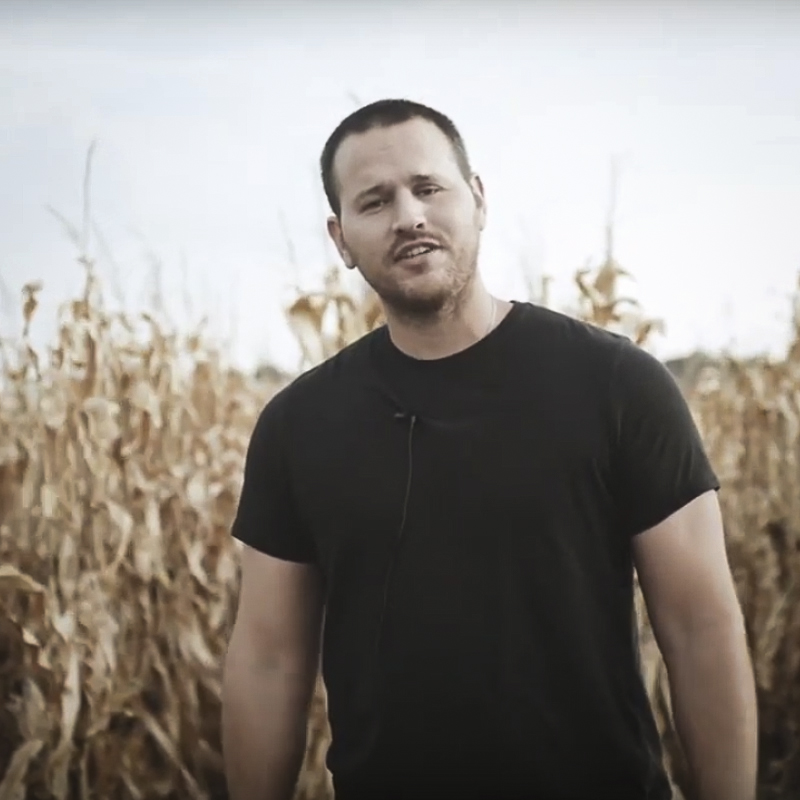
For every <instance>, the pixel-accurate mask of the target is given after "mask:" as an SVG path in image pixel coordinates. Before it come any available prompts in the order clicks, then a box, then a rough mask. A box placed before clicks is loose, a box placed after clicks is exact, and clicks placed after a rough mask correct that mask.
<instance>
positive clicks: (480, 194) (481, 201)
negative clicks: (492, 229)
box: [470, 175, 486, 230]
mask: <svg viewBox="0 0 800 800" xmlns="http://www.w3.org/2000/svg"><path fill="white" fill-rule="evenodd" d="M470 188H471V189H472V194H473V196H474V197H475V207H476V209H477V213H478V226H479V227H480V229H481V230H483V229H484V228H485V227H486V195H485V194H484V191H483V181H482V180H481V179H480V176H479V175H473V176H472V180H471V181H470Z"/></svg>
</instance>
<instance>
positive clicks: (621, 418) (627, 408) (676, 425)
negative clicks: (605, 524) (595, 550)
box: [611, 339, 719, 536]
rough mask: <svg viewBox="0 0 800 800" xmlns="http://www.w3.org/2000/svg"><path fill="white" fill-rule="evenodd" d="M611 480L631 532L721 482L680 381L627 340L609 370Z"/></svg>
mask: <svg viewBox="0 0 800 800" xmlns="http://www.w3.org/2000/svg"><path fill="white" fill-rule="evenodd" d="M611 397H612V411H613V415H614V420H615V429H616V430H615V442H614V448H613V457H612V470H613V477H612V482H613V486H614V492H615V499H616V502H617V508H618V512H619V515H620V518H621V519H622V520H623V526H624V529H625V531H626V533H627V534H628V535H629V536H635V535H636V534H638V533H642V532H643V531H645V530H648V529H650V528H652V527H653V526H655V525H657V524H659V523H660V522H663V521H664V520H665V519H666V518H667V517H669V516H671V515H672V514H673V513H674V512H676V511H678V510H679V509H680V508H682V507H683V506H684V505H686V504H687V503H689V502H691V501H692V500H694V499H695V498H696V497H699V496H700V495H701V494H704V493H705V492H707V491H710V490H714V491H716V490H718V489H719V481H718V479H717V476H716V474H715V472H714V470H713V468H712V465H711V463H710V460H709V458H708V455H707V453H706V450H705V446H704V444H703V441H702V438H701V436H700V432H699V430H698V428H697V425H696V424H695V421H694V419H693V417H692V414H691V411H690V409H689V405H688V403H687V401H686V399H685V397H684V396H683V393H682V392H681V390H680V388H679V387H678V383H677V381H676V380H675V378H674V377H673V375H672V373H671V372H670V371H669V370H668V369H667V367H666V366H665V365H664V364H662V363H661V362H660V361H658V360H657V359H656V358H655V357H654V356H652V355H650V354H649V353H647V352H646V351H645V350H643V349H642V348H641V347H639V346H637V345H636V344H634V343H633V342H631V341H630V340H627V339H626V340H622V341H621V342H620V351H619V352H618V354H617V360H616V362H615V366H614V369H613V373H612V383H611Z"/></svg>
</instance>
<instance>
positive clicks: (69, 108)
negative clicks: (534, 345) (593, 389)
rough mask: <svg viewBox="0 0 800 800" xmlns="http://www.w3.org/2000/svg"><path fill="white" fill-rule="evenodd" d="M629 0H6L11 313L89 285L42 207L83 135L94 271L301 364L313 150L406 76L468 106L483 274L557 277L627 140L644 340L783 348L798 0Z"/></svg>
mask: <svg viewBox="0 0 800 800" xmlns="http://www.w3.org/2000/svg"><path fill="white" fill-rule="evenodd" d="M639 5H640V6H642V5H643V6H646V10H642V9H641V8H637V5H635V4H633V3H610V2H603V1H602V0H593V1H590V0H585V2H568V1H567V0H562V2H560V3H558V4H546V3H541V2H539V3H537V2H535V1H534V2H518V3H510V2H502V1H500V2H498V0H495V1H494V2H492V1H491V0H485V2H477V1H476V0H474V1H473V2H442V1H441V0H440V1H439V2H437V1H436V0H429V2H427V3H424V4H415V3H413V2H389V3H386V4H385V5H384V6H382V7H380V4H379V3H366V2H365V3H353V2H351V3H347V4H345V3H341V2H337V0H331V1H330V2H317V3H310V2H303V1H302V0H297V1H296V2H295V3H293V4H291V5H289V4H282V3H278V2H262V3H256V2H249V3H245V2H241V3H233V2H228V3H226V4H224V5H223V4H222V3H211V2H205V3H203V2H199V3H190V2H183V3H178V2H168V1H165V2H162V3H160V4H156V3H145V2H137V3H131V4H126V3H125V2H122V0H118V1H117V2H108V3H99V2H96V3H93V4H92V3H88V4H84V5H81V3H79V2H62V3H59V4H57V5H54V4H52V3H45V2H36V0H31V1H30V2H26V3H21V2H17V0H3V2H2V4H0V277H1V278H2V281H0V287H5V288H4V290H3V296H2V297H0V300H2V301H4V305H3V311H4V313H3V314H2V319H0V331H2V332H4V333H9V332H13V331H15V330H17V329H18V325H19V317H18V313H17V311H16V306H17V305H18V302H17V298H18V297H19V293H20V290H21V287H22V286H23V285H24V283H26V282H28V281H32V280H42V281H43V282H44V285H45V290H44V293H43V295H42V301H43V303H42V308H41V316H40V318H39V320H38V324H37V327H36V336H37V340H38V341H42V342H43V341H47V340H48V339H49V338H50V337H51V336H52V331H53V320H54V319H55V308H56V306H57V304H58V303H61V302H63V301H64V300H66V299H68V298H69V297H70V296H71V294H72V293H74V292H75V291H77V290H78V289H79V288H80V286H81V280H82V276H81V272H80V268H79V267H78V265H77V264H76V263H75V261H74V248H73V247H72V246H71V244H70V243H69V241H68V239H67V238H66V236H65V235H64V233H63V231H62V229H61V228H60V226H59V224H58V223H57V222H56V220H55V219H54V218H53V217H52V216H51V215H50V214H49V213H48V211H47V210H46V207H47V206H53V207H54V208H56V209H57V210H58V211H59V212H60V213H63V214H64V215H65V216H66V217H68V218H69V219H70V220H73V221H75V222H79V221H80V216H81V190H82V180H83V169H84V162H85V158H86V152H87V149H88V147H89V145H90V143H91V142H92V141H93V140H96V141H97V145H96V151H95V157H94V166H93V179H92V207H93V215H94V219H95V222H96V223H97V225H98V226H99V229H100V231H101V232H102V234H103V236H104V238H105V240H106V241H107V243H108V246H109V248H110V250H111V251H112V254H113V256H114V260H115V262H116V264H117V267H116V270H112V269H111V268H110V264H109V259H108V257H107V254H105V253H104V252H103V251H102V250H97V249H95V251H94V252H95V253H96V254H97V255H98V257H99V259H100V261H99V268H100V271H101V274H102V275H103V276H104V277H105V278H106V285H107V291H108V292H109V293H112V292H113V291H114V290H115V289H119V290H120V291H121V293H122V294H123V295H124V297H125V299H126V301H127V303H128V306H129V308H131V310H137V309H140V308H144V307H146V306H148V305H149V299H148V291H149V289H148V285H149V276H150V275H151V274H152V271H151V267H150V261H149V255H148V254H149V253H152V254H153V255H155V256H157V257H158V258H159V259H160V260H161V262H162V264H163V275H162V280H163V290H164V294H165V296H166V298H167V301H168V303H169V310H170V311H171V313H172V314H173V316H174V317H175V318H176V319H177V320H178V322H179V324H184V321H185V319H186V313H185V312H184V307H185V303H184V294H185V292H184V289H188V293H189V295H190V299H191V302H192V313H193V314H194V316H195V317H199V316H200V315H203V314H208V315H209V316H210V317H211V318H212V321H213V322H214V324H215V330H216V331H217V333H218V335H220V336H235V339H234V341H233V343H232V355H233V357H235V358H236V359H237V361H238V362H239V363H241V364H242V365H244V366H247V367H249V366H252V365H253V364H254V363H255V362H256V361H258V360H260V359H264V358H268V359H270V360H273V361H276V362H277V363H279V364H280V365H281V366H284V367H286V368H290V369H291V368H292V367H293V366H294V365H295V363H296V358H297V355H298V351H297V348H296V346H295V345H294V342H293V340H292V338H291V336H290V334H289V333H288V332H287V331H286V328H285V323H284V321H283V318H282V314H281V305H282V304H283V303H285V302H286V301H287V300H288V299H290V298H291V293H290V289H291V287H292V285H293V284H294V283H295V282H296V281H300V282H301V285H302V286H304V287H306V288H314V286H315V285H317V284H318V282H319V279H320V276H321V273H322V270H323V268H324V267H325V266H326V265H328V264H330V263H333V262H334V261H335V260H336V259H335V253H334V251H333V249H332V247H331V246H330V245H329V244H328V243H326V239H325V236H326V235H325V232H324V220H325V215H326V213H327V208H326V206H325V203H324V200H323V195H322V190H321V185H320V181H319V177H318V174H317V161H318V157H319V152H320V150H321V148H322V146H323V144H324V141H325V138H326V137H327V135H328V134H329V133H330V131H331V130H332V129H333V127H334V126H335V125H336V124H337V123H338V122H339V121H340V119H341V118H342V117H344V116H345V115H346V114H348V113H349V112H350V111H352V110H353V109H354V108H355V107H356V104H357V103H366V102H369V101H372V100H375V99H378V98H380V97H386V96H404V97H409V98H412V99H416V100H420V101H422V102H425V103H429V104H431V105H433V106H435V107H437V108H439V109H440V110H441V111H443V112H445V113H446V114H448V115H449V116H451V117H452V119H453V120H454V121H455V122H456V124H457V125H458V126H459V127H460V128H461V130H462V133H463V135H464V137H465V139H466V142H467V146H468V149H469V150H470V153H471V156H472V159H473V161H474V165H475V167H476V169H477V170H478V172H479V173H480V174H481V176H482V178H483V180H484V185H485V187H486V191H487V197H488V202H489V225H488V228H487V231H486V234H485V237H484V248H483V256H482V265H481V266H482V270H483V272H484V275H485V277H486V280H487V283H488V284H489V287H490V288H491V289H492V290H494V291H495V292H496V293H498V294H499V295H501V296H504V297H508V298H513V297H521V296H522V295H523V293H524V287H523V284H522V281H521V263H522V261H523V259H524V260H526V261H527V263H528V264H529V266H530V268H531V269H533V270H534V271H535V272H536V273H539V274H541V273H546V274H549V275H552V276H554V277H555V280H556V283H555V287H554V288H555V291H556V298H557V299H558V300H559V301H561V300H562V299H563V301H566V300H569V299H571V298H573V297H574V292H573V290H572V284H571V279H572V275H573V273H574V271H575V269H577V268H579V267H581V266H583V265H584V264H585V263H586V262H587V260H590V259H592V260H594V261H597V260H598V259H599V258H600V257H601V256H602V253H603V241H604V240H603V237H604V224H605V218H606V211H607V202H608V193H609V175H610V165H611V160H612V158H617V159H618V161H619V164H620V178H619V196H618V202H617V214H616V245H617V247H616V254H617V257H618V258H619V260H620V261H621V262H622V264H623V266H625V267H626V268H627V269H629V270H630V271H631V272H632V273H633V274H634V275H635V277H636V284H635V285H633V286H632V287H631V288H630V291H631V292H632V293H633V294H635V296H637V297H638V298H639V299H640V300H641V301H642V303H643V305H644V306H645V308H646V310H647V311H648V312H649V313H650V314H652V315H654V316H659V317H663V318H664V319H665V321H666V323H667V334H666V336H665V337H663V338H662V339H660V340H659V341H658V342H657V343H656V351H657V353H658V354H660V355H662V356H664V357H667V356H671V355H677V354H682V353H686V352H688V351H691V350H693V349H695V348H701V347H706V348H712V349H717V348H723V347H731V348H733V349H734V350H736V351H738V352H753V351H759V350H770V351H772V352H780V351H781V350H782V348H783V347H784V345H785V343H786V335H787V330H788V326H789V314H790V300H789V298H790V294H791V292H792V291H793V289H794V287H795V285H796V283H797V274H798V272H799V271H800V3H796V2H791V0H786V2H768V0H760V2H758V3H754V2H753V3H749V4H748V3H742V2H739V3H731V2H729V3H726V2H722V0H717V1H716V2H713V1H712V0H708V2H706V3H703V2H694V3H691V4H690V3H685V4H681V3H676V2H672V3H669V4H666V5H659V4H657V3H652V2H648V3H643V4H639ZM378 7H380V10H376V9H377V8H378ZM100 9H102V13H100ZM290 9H291V10H290ZM287 239H288V240H290V241H291V243H292V248H293V249H292V248H290V247H289V246H288V244H287ZM293 259H294V260H296V261H297V262H298V264H299V271H298V270H295V268H294V267H292V260H293ZM8 295H10V298H9V297H8ZM10 303H13V305H14V307H13V308H9V305H10ZM234 319H235V327H232V322H231V321H232V320H234Z"/></svg>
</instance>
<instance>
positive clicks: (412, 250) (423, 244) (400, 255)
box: [394, 239, 440, 261]
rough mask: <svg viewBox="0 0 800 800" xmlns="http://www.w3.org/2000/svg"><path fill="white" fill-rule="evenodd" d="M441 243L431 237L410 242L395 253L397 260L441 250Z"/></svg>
mask: <svg viewBox="0 0 800 800" xmlns="http://www.w3.org/2000/svg"><path fill="white" fill-rule="evenodd" d="M439 249H440V248H439V245H438V244H437V243H436V242H432V241H430V240H429V239H427V240H420V241H417V242H409V243H408V244H404V245H403V246H402V247H401V248H399V249H398V250H397V251H396V252H395V255H394V259H395V261H401V260H402V259H404V258H408V257H409V256H411V257H416V256H417V255H425V254H427V253H429V252H431V251H433V250H439Z"/></svg>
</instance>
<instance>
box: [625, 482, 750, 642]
mask: <svg viewBox="0 0 800 800" xmlns="http://www.w3.org/2000/svg"><path fill="white" fill-rule="evenodd" d="M632 546H633V557H634V564H635V567H636V572H637V574H638V577H639V584H640V586H641V589H642V595H643V597H644V600H645V604H646V606H647V612H648V616H649V617H650V622H651V624H652V626H653V633H654V635H655V637H656V640H657V641H658V644H659V647H660V648H661V649H662V652H665V654H666V653H668V652H670V651H671V650H674V649H676V648H679V647H680V646H681V643H682V642H684V641H686V639H687V637H690V636H691V635H693V634H695V633H696V632H698V631H703V630H707V629H708V628H709V627H713V626H717V625H720V624H723V625H729V624H731V623H732V622H733V623H735V624H738V622H739V620H740V607H739V602H738V598H737V595H736V590H735V586H734V582H733V577H732V575H731V571H730V566H729V563H728V557H727V551H726V547H725V536H724V529H723V524H722V515H721V512H720V506H719V500H718V497H717V493H716V491H707V492H704V493H703V494H701V495H700V496H698V497H697V498H695V499H694V500H692V501H691V502H689V503H687V504H686V505H684V506H683V507H682V508H680V509H679V510H677V511H676V512H674V513H673V514H671V515H670V516H669V517H667V518H666V519H665V520H663V521H662V522H660V523H658V524H657V525H655V526H653V527H652V528H650V529H648V530H646V531H644V532H642V533H640V534H639V535H637V536H634V537H633V540H632Z"/></svg>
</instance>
